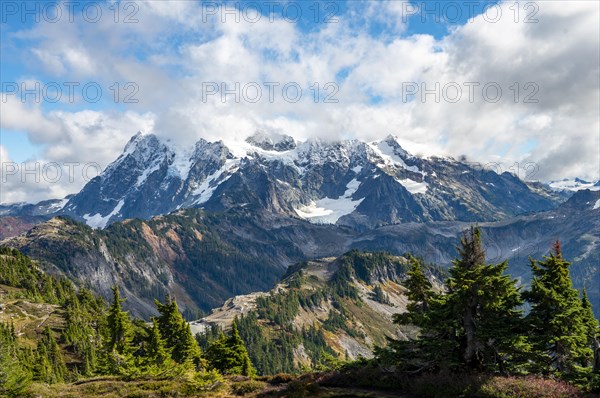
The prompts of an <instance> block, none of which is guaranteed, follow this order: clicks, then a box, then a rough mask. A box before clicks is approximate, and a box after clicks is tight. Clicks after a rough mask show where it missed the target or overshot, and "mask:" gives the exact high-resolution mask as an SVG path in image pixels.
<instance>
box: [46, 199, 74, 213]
mask: <svg viewBox="0 0 600 398" xmlns="http://www.w3.org/2000/svg"><path fill="white" fill-rule="evenodd" d="M68 201H69V199H68V198H64V199H61V200H60V202H56V203H54V204H52V205H51V206H50V207H48V210H49V211H51V212H57V211H59V210H62V209H63V207H65V205H66V204H67V202H68Z"/></svg>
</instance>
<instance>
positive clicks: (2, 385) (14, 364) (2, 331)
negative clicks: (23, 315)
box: [0, 323, 32, 397]
mask: <svg viewBox="0 0 600 398" xmlns="http://www.w3.org/2000/svg"><path fill="white" fill-rule="evenodd" d="M16 340H17V337H16V336H15V331H14V328H13V327H12V325H6V324H3V323H0V396H4V395H6V396H9V397H12V396H18V395H19V394H20V393H21V392H23V391H24V390H25V388H27V386H28V385H29V384H30V383H31V377H32V375H31V372H30V371H29V370H28V368H27V366H26V365H27V364H25V363H24V361H23V357H22V355H19V349H18V345H17V341H16ZM29 365H31V362H30V363H29Z"/></svg>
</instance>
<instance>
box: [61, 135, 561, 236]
mask: <svg viewBox="0 0 600 398" xmlns="http://www.w3.org/2000/svg"><path fill="white" fill-rule="evenodd" d="M557 202H558V196H557V195H554V194H553V192H552V190H549V189H547V188H545V187H543V186H542V184H535V183H526V182H523V181H521V180H520V179H518V178H517V177H515V176H514V175H512V174H510V173H507V172H505V173H502V174H497V173H495V172H493V171H489V170H481V169H477V168H474V167H472V165H469V164H465V163H462V162H459V161H456V160H454V159H450V158H437V157H432V158H420V157H416V156H413V155H411V154H410V153H408V152H407V151H405V150H404V149H403V148H402V147H401V146H400V144H399V143H398V141H397V140H396V139H395V138H394V137H392V136H388V137H387V138H385V139H384V140H381V141H375V142H362V141H358V140H345V141H336V142H327V141H322V140H318V139H314V140H309V141H306V142H297V141H296V140H294V139H293V138H292V137H289V136H283V135H281V136H270V135H266V134H264V133H257V134H255V135H253V136H251V137H249V138H248V139H246V140H245V141H244V142H242V143H240V144H237V145H231V146H230V147H228V146H226V145H225V144H224V143H223V142H221V141H219V142H207V141H205V140H200V141H198V142H197V143H196V144H195V145H194V147H193V148H188V149H184V150H181V149H177V148H175V147H174V146H173V145H171V144H169V143H168V142H164V141H161V140H160V139H159V138H157V137H156V136H154V135H144V134H140V133H138V134H137V135H135V136H134V137H132V138H131V140H130V141H129V143H128V144H127V145H126V147H125V149H124V151H123V153H122V154H121V156H119V158H118V159H117V160H115V161H114V162H113V163H112V164H111V165H110V166H109V167H107V169H106V170H105V171H104V172H103V173H102V174H101V175H100V176H98V177H96V178H94V179H93V180H92V181H90V182H89V183H88V184H87V185H86V186H85V187H84V188H83V189H82V190H81V192H79V193H78V194H76V195H74V196H73V197H72V198H70V200H69V201H68V202H67V203H66V205H65V206H64V207H63V208H62V210H60V212H59V213H60V214H66V215H69V216H71V217H73V218H76V219H78V220H82V221H85V222H86V223H87V224H88V225H90V226H94V227H101V228H103V227H105V226H107V225H108V224H110V223H112V222H115V221H118V220H122V219H126V218H143V219H147V218H150V217H152V216H155V215H159V214H166V213H169V212H172V211H174V210H177V209H180V208H189V207H203V208H205V209H207V210H211V211H223V210H227V209H230V208H233V207H246V208H249V209H254V210H266V211H270V212H276V213H279V214H285V215H288V216H292V217H296V218H302V219H305V220H308V221H310V222H313V223H328V224H338V225H347V226H352V227H360V228H364V227H367V228H370V227H374V226H378V225H386V224H397V223H403V222H425V221H442V220H459V221H492V220H500V219H504V218H506V217H508V216H512V215H515V214H521V213H526V212H531V211H542V210H548V209H551V208H554V207H556V205H557V204H558V203H557Z"/></svg>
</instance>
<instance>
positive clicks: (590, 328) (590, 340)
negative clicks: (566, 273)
mask: <svg viewBox="0 0 600 398" xmlns="http://www.w3.org/2000/svg"><path fill="white" fill-rule="evenodd" d="M581 309H582V317H583V323H584V324H585V335H586V338H587V345H588V347H590V348H591V350H592V352H591V356H590V357H587V356H584V357H583V361H582V365H583V366H584V367H587V366H589V364H590V362H591V363H592V364H593V371H594V372H599V371H600V343H599V342H598V335H599V334H600V329H599V326H598V320H597V319H596V317H595V316H594V312H593V310H592V303H590V299H589V298H588V295H587V291H586V289H583V297H582V298H581Z"/></svg>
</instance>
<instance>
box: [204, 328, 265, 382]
mask: <svg viewBox="0 0 600 398" xmlns="http://www.w3.org/2000/svg"><path fill="white" fill-rule="evenodd" d="M206 358H207V360H208V363H209V365H210V366H211V367H213V368H215V369H217V370H218V371H220V372H221V373H224V374H241V375H244V376H252V375H254V374H256V370H255V369H254V366H252V362H251V361H250V357H249V356H248V351H247V350H246V346H245V345H244V341H243V340H242V338H241V337H240V334H239V331H238V328H237V324H236V322H234V323H233V326H232V330H231V334H230V336H229V337H227V336H225V335H224V334H221V336H220V337H219V339H218V340H215V341H214V342H213V343H212V344H211V345H210V346H209V347H208V350H207V352H206Z"/></svg>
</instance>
